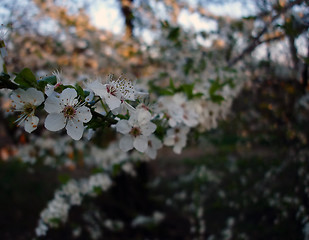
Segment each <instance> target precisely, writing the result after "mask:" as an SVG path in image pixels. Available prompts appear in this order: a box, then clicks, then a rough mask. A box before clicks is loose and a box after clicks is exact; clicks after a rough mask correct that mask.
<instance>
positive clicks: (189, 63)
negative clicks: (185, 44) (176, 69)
mask: <svg viewBox="0 0 309 240" xmlns="http://www.w3.org/2000/svg"><path fill="white" fill-rule="evenodd" d="M193 64H194V61H193V59H192V58H187V59H186V63H185V65H183V72H184V73H185V74H186V75H188V74H189V72H190V70H191V69H192V68H193Z"/></svg>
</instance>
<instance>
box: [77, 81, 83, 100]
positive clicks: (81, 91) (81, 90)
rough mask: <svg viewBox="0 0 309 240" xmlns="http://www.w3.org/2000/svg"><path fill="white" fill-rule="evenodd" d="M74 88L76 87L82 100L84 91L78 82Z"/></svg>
mask: <svg viewBox="0 0 309 240" xmlns="http://www.w3.org/2000/svg"><path fill="white" fill-rule="evenodd" d="M75 89H76V92H77V94H78V96H81V97H82V99H83V100H84V99H85V93H84V90H83V89H82V88H81V86H79V85H78V84H75Z"/></svg>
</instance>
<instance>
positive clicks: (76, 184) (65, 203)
mask: <svg viewBox="0 0 309 240" xmlns="http://www.w3.org/2000/svg"><path fill="white" fill-rule="evenodd" d="M111 186H112V180H111V179H110V177H109V176H108V175H106V174H101V173H99V174H96V175H92V176H91V177H90V178H85V179H80V180H78V181H76V180H71V181H69V182H68V183H66V184H65V185H64V186H62V188H61V189H60V190H58V191H56V192H55V194H54V199H52V200H51V201H50V202H49V203H48V207H47V208H46V209H44V210H43V211H42V212H41V218H40V220H39V222H38V226H37V228H36V230H35V232H36V234H37V236H43V235H46V232H47V230H48V228H49V227H55V226H57V225H58V224H59V223H61V222H65V221H66V219H67V217H68V212H69V209H70V207H71V206H73V205H80V204H81V202H82V199H83V197H85V196H96V195H97V191H98V189H100V190H101V191H107V190H108V189H109V188H110V187H111Z"/></svg>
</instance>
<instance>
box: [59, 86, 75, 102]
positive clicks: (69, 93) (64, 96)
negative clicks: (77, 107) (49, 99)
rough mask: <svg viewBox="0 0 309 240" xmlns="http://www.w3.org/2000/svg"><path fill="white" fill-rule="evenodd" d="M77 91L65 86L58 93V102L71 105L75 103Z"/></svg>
mask: <svg viewBox="0 0 309 240" xmlns="http://www.w3.org/2000/svg"><path fill="white" fill-rule="evenodd" d="M76 97H77V92H76V90H75V89H73V88H66V89H64V90H63V91H62V93H61V94H60V103H61V104H64V105H69V106H73V105H74V104H76V103H77V99H75V98H76Z"/></svg>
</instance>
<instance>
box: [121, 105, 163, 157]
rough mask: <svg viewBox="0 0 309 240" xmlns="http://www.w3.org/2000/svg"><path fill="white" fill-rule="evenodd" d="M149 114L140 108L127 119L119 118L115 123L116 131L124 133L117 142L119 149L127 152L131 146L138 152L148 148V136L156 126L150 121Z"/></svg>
mask: <svg viewBox="0 0 309 240" xmlns="http://www.w3.org/2000/svg"><path fill="white" fill-rule="evenodd" d="M150 119H151V114H150V112H149V111H147V110H145V109H143V108H141V109H137V110H136V112H135V114H132V115H131V117H130V119H129V120H120V121H119V122H118V123H117V124H116V129H117V131H118V132H120V133H122V134H125V135H124V136H123V137H122V138H121V139H120V143H119V147H120V149H121V150H123V151H125V152H127V151H129V150H131V149H133V147H134V148H135V149H136V150H138V151H139V152H145V151H146V150H147V148H148V137H149V136H150V135H151V134H152V133H153V132H154V131H155V130H156V128H157V126H156V125H155V124H154V123H152V122H150Z"/></svg>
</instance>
